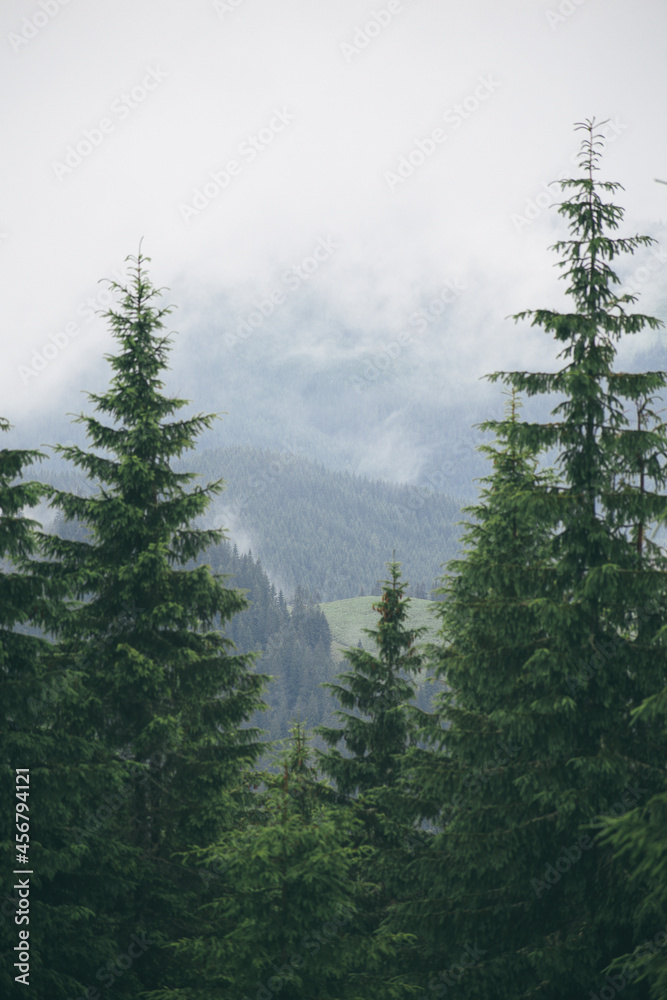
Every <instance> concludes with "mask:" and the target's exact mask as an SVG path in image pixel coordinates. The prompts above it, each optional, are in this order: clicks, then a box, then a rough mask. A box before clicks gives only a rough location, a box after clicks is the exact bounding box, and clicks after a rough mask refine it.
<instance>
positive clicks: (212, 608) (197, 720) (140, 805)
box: [40, 255, 264, 997]
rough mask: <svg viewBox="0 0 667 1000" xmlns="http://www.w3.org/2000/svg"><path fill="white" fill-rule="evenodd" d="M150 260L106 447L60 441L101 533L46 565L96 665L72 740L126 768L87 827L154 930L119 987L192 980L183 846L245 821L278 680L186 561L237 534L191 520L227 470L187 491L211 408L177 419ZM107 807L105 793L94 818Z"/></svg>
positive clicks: (122, 309) (82, 658)
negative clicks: (85, 485) (243, 649)
mask: <svg viewBox="0 0 667 1000" xmlns="http://www.w3.org/2000/svg"><path fill="white" fill-rule="evenodd" d="M145 265H146V258H144V257H142V256H141V255H139V257H138V258H136V260H135V267H134V271H133V280H132V284H131V286H130V287H129V288H121V287H119V286H118V285H116V284H115V283H114V285H113V287H114V288H116V290H117V291H119V292H120V294H121V303H120V306H119V309H118V311H114V310H110V311H109V312H108V313H107V317H108V319H109V322H110V324H111V327H112V329H113V331H114V334H115V337H116V340H117V342H118V345H119V352H118V354H117V355H114V356H110V357H109V359H108V360H109V361H110V364H111V366H112V369H113V371H114V377H113V379H112V382H111V387H110V389H109V390H108V391H107V392H106V393H104V394H101V395H91V396H90V398H91V400H92V402H94V403H95V404H96V409H97V412H98V413H100V414H102V415H103V416H105V417H107V418H108V420H109V423H108V424H105V423H103V422H102V421H101V420H100V419H97V418H95V417H86V416H81V417H79V418H78V419H79V421H80V422H82V423H83V424H84V425H85V427H86V430H87V434H88V437H89V439H90V442H91V446H92V447H91V450H86V451H84V450H82V449H80V448H78V447H75V446H71V447H59V448H58V451H59V452H61V453H62V454H63V455H65V457H66V458H67V459H69V460H70V461H71V462H73V463H74V464H75V465H76V466H77V467H78V468H80V469H83V470H84V471H85V473H86V475H87V476H88V477H89V478H90V479H91V480H93V481H94V482H95V483H96V484H97V492H96V493H94V494H93V495H92V496H79V495H75V494H72V493H66V492H60V491H59V492H55V494H54V500H53V502H54V504H55V505H56V506H57V507H58V509H59V510H61V511H62V512H63V513H64V515H65V517H66V518H68V519H72V518H76V519H77V520H78V521H79V522H80V523H81V525H83V526H84V527H85V528H86V529H87V531H88V540H87V541H81V540H71V539H61V538H56V537H53V536H49V537H46V538H45V539H44V551H45V553H46V555H47V556H48V557H49V559H50V562H49V563H44V564H41V565H40V570H41V571H42V572H43V573H44V574H48V576H49V577H50V578H51V579H53V580H57V581H62V583H63V584H66V585H67V587H68V588H69V591H70V593H71V594H72V595H73V597H76V598H78V602H73V603H71V604H70V606H69V607H68V609H67V612H66V613H64V614H62V615H61V616H60V617H59V618H58V619H56V620H54V621H53V622H50V623H49V624H50V625H51V627H52V628H53V629H54V631H56V633H57V635H58V636H59V638H60V650H59V656H60V657H61V659H62V661H63V662H64V663H65V664H67V665H68V667H69V666H70V665H71V667H72V668H75V669H76V670H77V671H78V672H79V674H80V676H81V692H80V694H79V697H78V698H77V700H76V702H75V703H74V704H72V705H71V706H70V707H68V708H67V709H64V710H63V711H62V712H61V713H60V715H59V718H58V720H57V722H56V723H55V724H54V725H56V726H57V732H58V735H59V736H60V738H61V739H64V738H65V734H67V738H68V739H72V738H74V739H80V740H85V741H87V742H88V744H89V745H91V746H93V747H94V748H96V754H97V757H99V761H98V760H97V759H96V760H95V764H94V766H95V767H97V771H95V772H94V774H95V775H97V776H98V779H99V780H100V781H101V780H102V778H106V779H107V781H109V776H110V775H115V776H116V778H115V786H116V787H114V784H110V785H109V787H108V790H109V791H111V792H115V793H116V797H115V799H114V801H113V803H110V804H109V809H108V812H109V813H110V816H108V818H106V819H105V820H104V821H103V822H102V823H101V824H98V825H97V826H94V825H93V826H92V827H89V826H88V825H85V826H84V829H83V833H82V834H81V832H80V837H82V839H83V841H84V844H85V848H86V851H87V854H86V863H87V868H88V870H89V871H91V870H92V871H96V872H99V877H100V878H101V879H102V880H103V882H104V891H103V892H102V889H101V886H99V887H98V886H97V885H96V884H95V879H93V878H91V877H90V875H88V879H87V882H86V883H85V884H83V885H81V886H79V889H80V891H81V894H82V896H81V898H83V899H88V900H90V906H91V908H92V909H94V910H95V913H96V917H97V920H98V922H99V924H100V927H103V926H108V927H109V928H110V930H111V933H112V934H113V935H114V936H115V939H116V945H117V948H118V950H119V951H122V947H123V943H124V942H125V941H126V940H129V939H130V938H131V935H132V934H133V933H137V934H146V935H148V936H149V937H150V938H151V941H152V942H153V943H152V945H151V946H150V947H149V948H148V950H147V951H146V953H145V955H144V956H142V958H141V961H138V960H137V961H136V962H134V964H133V966H132V969H131V970H130V971H129V972H128V973H127V974H126V975H124V976H123V978H122V979H120V980H119V981H118V982H117V983H114V995H118V996H119V997H120V996H125V995H127V996H136V994H137V992H138V991H139V990H140V989H141V988H146V987H147V986H153V987H155V986H157V985H159V984H161V983H162V982H163V981H164V977H167V978H172V977H176V978H177V976H178V972H177V971H176V970H173V969H172V968H171V967H170V965H169V961H168V960H169V956H170V954H171V953H170V952H169V951H168V950H167V951H166V952H165V951H163V950H162V949H161V947H160V946H162V945H167V944H168V943H169V941H170V940H172V939H173V938H174V937H179V936H180V935H181V934H182V933H183V930H184V928H185V926H187V924H188V921H189V919H190V918H189V914H190V912H191V910H192V908H193V907H195V906H196V904H197V902H198V900H199V898H200V896H201V888H200V883H199V881H198V880H197V879H196V877H195V875H194V873H193V872H191V871H189V870H188V869H187V867H185V866H184V865H182V864H179V863H178V862H176V861H175V860H174V855H175V854H176V853H177V852H179V851H183V850H184V849H185V848H187V847H190V846H191V845H193V844H200V843H208V842H210V841H211V840H214V839H215V838H217V837H218V836H220V834H221V832H222V831H223V830H225V829H227V828H229V826H230V825H233V821H234V815H235V803H236V800H237V796H236V791H235V790H236V787H237V785H238V776H239V769H240V768H242V767H243V766H247V765H248V764H249V763H250V762H252V760H254V759H255V758H256V757H257V755H258V753H259V752H260V749H261V747H260V744H259V743H257V742H256V733H255V731H254V730H253V729H250V728H248V727H247V722H248V720H249V718H250V717H251V716H252V715H253V713H254V712H255V711H256V710H257V709H258V707H259V706H260V704H261V699H260V694H261V689H262V686H263V683H264V679H263V677H262V676H261V675H259V674H258V673H256V672H255V671H254V669H253V660H252V658H251V657H250V656H249V655H247V654H244V655H239V654H233V653H232V652H231V651H230V640H228V639H226V638H225V637H224V636H223V635H221V633H220V631H219V629H218V627H216V626H217V625H218V624H219V623H226V622H227V621H228V620H229V619H230V618H231V617H232V616H233V615H235V614H236V613H238V612H239V611H241V610H243V608H244V607H245V606H246V601H245V599H244V598H243V596H242V595H241V594H240V593H238V592H237V591H234V590H229V589H227V588H226V587H225V586H224V585H223V583H222V581H221V580H220V579H219V578H216V577H215V576H214V575H213V574H212V572H211V570H210V568H209V566H207V565H199V566H195V567H194V568H188V564H189V563H191V561H192V560H194V559H195V558H196V557H197V555H198V554H199V553H201V552H203V551H205V550H206V549H207V548H209V547H210V546H211V544H213V543H217V542H219V541H220V540H221V537H222V532H221V531H218V530H202V529H197V528H195V527H193V522H194V521H195V520H196V519H197V518H198V517H200V516H201V515H202V514H204V512H205V511H206V510H207V508H208V506H209V504H210V501H211V497H212V496H215V495H216V494H217V493H219V492H220V490H221V489H222V484H221V483H220V482H217V483H213V484H211V485H209V486H208V487H204V488H202V487H199V486H195V487H194V488H192V489H189V490H188V489H187V487H188V485H189V484H190V482H191V480H192V479H193V474H192V473H186V472H175V471H174V470H173V469H172V467H171V464H170V463H171V461H173V459H175V458H177V457H178V456H180V455H181V454H182V453H183V452H184V451H185V450H187V449H191V448H192V447H193V445H194V441H195V438H196V437H197V435H198V434H199V433H200V432H201V431H202V430H204V429H205V428H207V427H208V426H209V425H210V423H211V421H212V420H213V417H211V416H204V415H197V416H195V417H191V418H189V419H169V418H172V417H173V415H174V414H175V413H176V412H177V411H178V410H180V409H181V408H182V407H183V406H184V405H186V403H185V401H183V400H179V399H172V398H168V397H165V396H164V395H162V393H161V390H162V387H163V386H162V382H161V380H160V377H161V375H162V372H163V371H164V369H165V368H166V364H167V353H168V349H169V338H168V337H165V336H163V335H162V333H161V332H160V331H161V329H162V328H163V320H164V317H165V316H166V314H167V313H168V312H169V310H168V309H166V308H158V307H157V306H156V305H155V304H154V300H155V299H156V297H157V296H158V295H159V291H158V290H156V289H155V288H153V287H152V285H151V284H150V282H149V281H148V279H147V277H146V272H145ZM93 448H96V449H98V451H97V452H96V451H93V450H92V449H93ZM91 790H92V789H91ZM100 804H101V803H100V800H99V798H92V799H91V800H90V802H89V806H88V810H89V813H90V815H93V816H94V815H96V811H97V810H98V808H99V806H100ZM113 845H117V846H115V847H114V846H113ZM79 978H80V982H81V983H82V985H87V981H86V979H85V978H81V977H79ZM94 978H95V969H94V966H91V969H90V974H89V977H88V982H90V981H94Z"/></svg>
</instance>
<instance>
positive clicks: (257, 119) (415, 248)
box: [0, 0, 667, 424]
mask: <svg viewBox="0 0 667 1000" xmlns="http://www.w3.org/2000/svg"><path fill="white" fill-rule="evenodd" d="M666 38H667V5H666V4H665V3H664V0H633V2H629V0H531V2H529V0H502V2H500V0H375V2H372V0H371V2H366V0H328V2H324V0H281V2H277V0H215V2H214V0H188V2H185V0H180V2H177V0H94V2H93V0H88V2H86V0H68V2H66V3H64V2H63V0H16V2H14V0H6V2H4V3H3V4H2V6H1V8H0V44H2V45H3V47H4V50H3V57H2V60H0V84H1V88H2V95H3V98H2V106H3V117H2V137H3V139H2V153H1V154H0V163H1V169H2V186H1V189H0V269H1V273H2V300H3V309H2V329H1V337H2V354H3V363H2V370H1V373H0V379H1V392H2V403H1V406H0V414H2V415H4V416H6V417H7V418H9V419H10V420H11V421H12V422H13V423H15V424H20V421H21V419H22V418H23V417H25V415H26V414H27V413H28V412H30V413H32V414H33V415H34V414H36V413H43V415H44V418H45V420H47V419H48V418H49V415H50V414H51V413H53V412H55V410H56V409H57V410H58V411H60V410H62V409H63V407H64V408H65V409H71V408H72V407H77V408H78V407H79V406H80V405H81V397H80V396H78V393H79V390H80V389H82V388H92V387H93V386H91V384H90V383H91V378H92V375H91V373H92V372H93V371H96V370H98V368H99V359H100V357H101V356H102V355H103V354H104V352H105V351H108V350H110V349H111V348H112V341H111V339H110V336H109V334H108V332H107V330H106V327H105V324H104V323H103V321H101V320H99V319H93V318H92V317H93V310H94V309H95V308H99V307H103V306H105V305H106V304H107V300H106V299H105V297H104V285H100V284H98V281H99V279H101V278H104V277H111V276H113V275H114V273H116V272H118V271H119V269H120V268H121V266H122V263H123V260H124V258H125V257H126V256H127V255H128V254H131V253H135V252H136V250H137V247H138V243H139V239H140V238H141V237H143V240H144V243H143V249H144V252H145V253H146V254H148V255H149V256H150V257H151V258H152V265H151V277H152V278H153V280H154V281H155V283H156V284H159V285H168V286H170V287H171V290H172V291H171V295H170V301H175V302H176V303H177V304H178V305H179V306H180V307H181V308H180V309H179V312H178V313H177V314H176V316H175V318H174V321H173V322H174V326H175V327H176V329H181V330H183V331H184V332H186V333H187V335H188V344H189V345H191V349H192V352H193V357H195V359H196V360H197V361H198V362H200V363H201V364H206V358H207V344H206V340H205V337H204V334H203V332H202V334H201V340H200V341H199V340H197V337H198V332H197V331H198V330H199V329H200V328H201V329H202V331H203V329H204V324H205V323H208V324H209V325H210V321H211V310H212V309H214V307H215V306H214V304H215V301H216V299H219V297H220V296H221V295H224V296H225V297H226V299H227V301H228V302H229V303H231V308H232V313H233V315H234V317H235V319H234V321H233V323H232V325H231V327H230V328H229V329H227V331H226V333H225V332H222V331H221V332H220V333H219V334H216V335H217V336H224V335H227V336H229V337H232V338H233V337H234V336H235V335H236V336H237V347H238V349H239V350H242V349H243V347H244V345H243V338H240V340H239V338H238V328H241V329H242V327H240V325H241V324H242V323H243V321H244V320H246V321H247V320H248V318H249V317H252V316H253V315H255V316H256V309H257V308H258V306H259V305H260V304H261V303H264V309H265V311H266V312H269V311H271V313H272V314H271V316H269V317H268V318H267V320H266V323H265V324H264V325H263V330H264V331H265V332H267V331H270V328H271V324H272V323H274V322H276V323H277V324H279V325H280V324H281V320H280V311H281V308H289V306H288V303H289V302H290V298H291V297H292V298H294V297H298V295H299V294H300V291H301V290H302V289H303V288H305V286H306V284H307V286H308V292H309V295H310V296H311V297H312V296H315V298H316V299H317V300H318V301H321V302H322V310H323V314H325V315H326V316H328V317H330V322H329V323H328V325H327V328H326V331H325V333H322V331H321V330H320V332H319V333H318V337H317V339H315V338H314V336H313V338H312V339H309V336H310V334H309V331H308V330H307V329H303V330H294V331H293V334H292V336H291V338H290V339H289V340H286V342H285V350H293V351H298V352H308V351H313V352H320V354H323V355H325V356H326V354H327V352H331V353H332V354H336V353H338V354H340V353H345V352H346V351H347V352H352V353H354V352H355V351H356V350H360V349H361V345H357V344H355V343H350V342H349V340H346V341H344V340H343V339H342V338H341V335H340V331H341V329H342V328H343V327H344V326H347V327H349V328H353V329H355V330H358V331H360V334H359V336H360V338H361V339H363V348H364V350H367V349H368V345H369V344H372V343H375V345H376V348H375V349H376V350H381V348H382V344H384V343H388V342H390V341H391V340H392V338H393V339H394V340H395V338H396V337H398V336H399V335H400V333H401V331H403V330H405V329H406V325H407V324H409V317H410V316H414V313H415V310H416V309H417V308H420V307H422V308H423V307H424V304H428V303H430V302H433V301H437V300H438V299H441V300H442V301H443V302H444V303H445V308H448V307H450V306H451V308H452V309H453V310H455V313H454V312H453V313H452V315H455V317H456V322H455V323H454V324H453V325H450V327H449V328H448V333H447V336H446V337H443V338H441V340H440V341H438V342H437V343H435V342H434V338H431V341H430V342H429V346H428V347H424V344H425V343H426V341H424V343H423V344H422V347H421V349H422V350H427V351H428V352H430V353H429V356H428V359H427V360H428V361H429V366H430V367H431V368H434V369H435V370H436V371H441V372H442V380H443V386H447V385H448V384H449V385H453V383H455V389H456V391H458V392H460V393H463V394H464V395H465V393H467V392H469V391H471V389H470V387H471V386H473V385H474V384H475V381H476V380H477V379H478V378H479V376H480V374H482V373H483V372H484V371H489V370H494V369H496V368H499V367H500V368H511V367H513V366H520V367H523V366H524V365H525V364H527V365H528V366H530V365H531V364H539V363H540V362H541V361H543V360H544V357H545V356H546V355H545V353H544V352H545V350H546V349H545V346H544V343H543V341H544V336H543V335H542V334H540V333H539V332H536V331H532V332H529V331H527V330H523V329H518V328H516V327H515V326H514V325H513V324H512V323H511V322H508V321H506V320H505V319H504V317H505V316H507V315H508V314H509V313H512V312H515V311H518V310H520V309H524V308H529V307H538V306H539V307H542V306H549V305H552V304H558V302H559V297H558V296H559V294H560V293H559V292H558V289H559V287H560V286H558V283H557V281H556V275H557V271H556V270H555V269H554V266H553V265H554V262H555V260H556V259H557V258H556V257H555V256H554V255H553V254H549V253H548V251H547V247H548V246H549V245H550V244H551V243H553V242H554V240H555V239H557V238H559V237H562V236H563V235H564V230H563V225H564V223H562V222H561V221H560V217H559V216H558V215H557V213H556V212H555V210H553V209H552V210H549V209H548V208H547V207H546V205H547V203H548V202H549V201H554V200H556V199H557V196H558V189H557V188H556V187H555V186H552V187H551V188H548V183H549V182H550V181H552V180H554V179H556V178H557V177H559V176H572V175H573V173H574V174H576V172H577V171H576V166H575V163H574V160H576V156H575V154H576V151H577V149H578V147H579V143H580V136H579V134H577V133H575V132H574V130H573V125H574V123H575V122H577V121H581V120H582V119H584V118H586V117H591V116H596V117H597V118H598V119H599V120H602V119H610V122H609V125H608V126H606V134H607V136H608V142H607V147H606V150H605V154H604V157H603V161H602V171H601V176H603V177H604V178H605V179H610V180H617V181H620V182H621V183H622V184H623V185H624V187H625V189H626V190H625V191H624V192H620V193H619V195H618V196H617V198H616V200H617V201H618V202H619V203H620V204H621V205H623V206H624V207H625V208H626V226H625V230H626V232H627V233H628V234H629V233H635V232H642V233H643V232H649V233H653V234H655V235H657V236H660V234H661V233H662V234H663V235H664V229H665V223H664V219H665V216H666V215H667V187H665V186H663V185H659V184H656V183H654V178H655V177H662V178H663V179H665V180H667V132H666V130H665V125H664V123H665V112H666V107H667V86H666V83H667V74H666V72H665V66H666V65H667V64H666V61H665V54H664V46H665V39H666ZM549 193H550V194H551V198H550V197H549ZM663 246H665V244H664V243H663ZM640 266H643V267H644V270H643V271H641V272H640V273H639V278H638V279H637V280H638V281H639V284H640V285H641V289H642V291H643V292H644V293H645V297H644V298H643V299H642V306H643V307H645V308H646V309H648V308H649V307H651V306H652V305H654V304H655V303H658V304H660V302H661V301H662V303H664V301H665V294H664V288H665V276H666V275H667V270H665V268H664V267H663V263H662V258H661V256H660V255H658V256H655V255H653V256H650V255H645V256H644V258H642V259H641V260H640V259H639V258H638V259H637V260H636V261H633V262H632V266H630V265H624V267H625V269H626V270H628V268H629V271H628V274H629V275H630V276H632V274H633V273H634V272H636V271H637V269H638V268H639V267H640ZM288 272H289V274H288ZM272 295H273V296H274V301H273V309H272V310H271V307H270V305H266V303H267V302H269V303H271V296H272ZM440 308H441V307H440V305H438V306H437V309H438V310H440ZM412 330H413V332H414V333H415V337H414V338H413V342H414V343H415V344H416V346H415V350H417V349H420V348H419V344H420V342H419V336H420V331H419V329H418V325H417V323H416V321H413V324H412ZM540 338H542V339H540ZM230 346H231V343H230ZM40 359H41V360H40ZM221 394H222V397H223V398H221V400H220V408H221V409H224V385H223V387H222V388H221Z"/></svg>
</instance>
